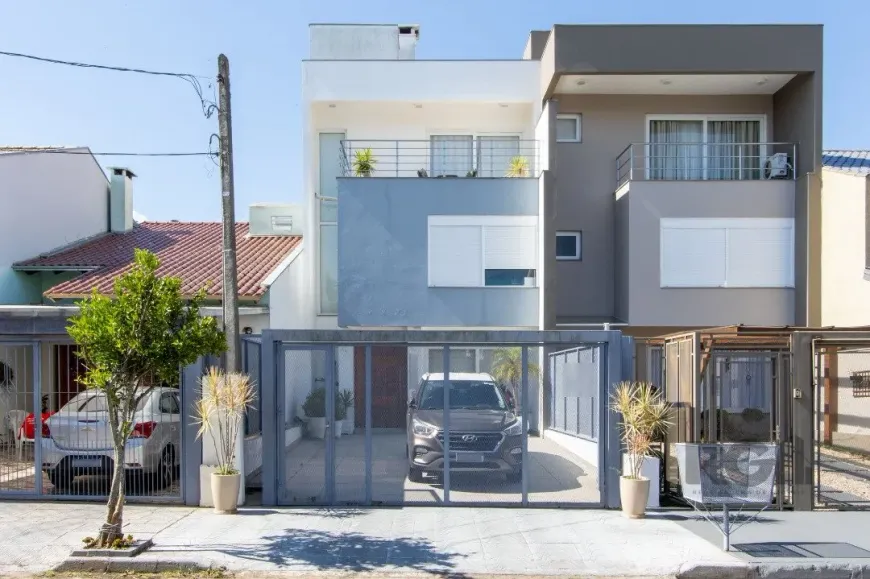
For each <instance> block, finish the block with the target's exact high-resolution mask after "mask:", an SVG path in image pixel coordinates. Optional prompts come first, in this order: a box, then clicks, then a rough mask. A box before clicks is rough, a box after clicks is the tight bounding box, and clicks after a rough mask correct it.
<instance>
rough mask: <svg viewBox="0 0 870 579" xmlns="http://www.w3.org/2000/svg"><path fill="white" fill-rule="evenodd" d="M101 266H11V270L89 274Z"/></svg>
mask: <svg viewBox="0 0 870 579" xmlns="http://www.w3.org/2000/svg"><path fill="white" fill-rule="evenodd" d="M101 267H102V266H93V265H79V266H75V265H13V266H12V269H13V270H15V271H32V272H39V271H74V272H89V271H96V270H98V269H100V268H101Z"/></svg>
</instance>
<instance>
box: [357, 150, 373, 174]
mask: <svg viewBox="0 0 870 579" xmlns="http://www.w3.org/2000/svg"><path fill="white" fill-rule="evenodd" d="M376 164H377V159H375V154H374V152H372V150H371V149H370V148H366V149H357V150H356V151H354V153H353V174H354V175H356V176H357V177H371V176H372V173H374V172H375V165H376Z"/></svg>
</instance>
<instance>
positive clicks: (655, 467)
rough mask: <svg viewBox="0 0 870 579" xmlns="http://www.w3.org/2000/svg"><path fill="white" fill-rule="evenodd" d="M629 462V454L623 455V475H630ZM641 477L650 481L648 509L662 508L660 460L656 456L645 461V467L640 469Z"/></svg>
mask: <svg viewBox="0 0 870 579" xmlns="http://www.w3.org/2000/svg"><path fill="white" fill-rule="evenodd" d="M630 468H631V467H630V466H629V462H628V454H623V455H622V474H628V473H629V470H630ZM640 476H641V477H643V478H646V479H649V499H648V500H647V503H646V508H648V509H657V508H659V506H661V504H660V502H659V459H658V457H655V456H648V457H646V458H645V459H644V460H643V466H642V467H641V468H640Z"/></svg>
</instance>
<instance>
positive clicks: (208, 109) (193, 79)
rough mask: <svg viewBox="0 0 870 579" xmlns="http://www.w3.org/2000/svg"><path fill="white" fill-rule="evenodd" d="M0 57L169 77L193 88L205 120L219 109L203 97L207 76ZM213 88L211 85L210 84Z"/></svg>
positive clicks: (13, 54)
mask: <svg viewBox="0 0 870 579" xmlns="http://www.w3.org/2000/svg"><path fill="white" fill-rule="evenodd" d="M0 56H10V57H13V58H25V59H27V60H35V61H37V62H45V63H48V64H61V65H64V66H74V67H78V68H95V69H98V70H111V71H115V72H132V73H136V74H148V75H152V76H168V77H174V78H180V79H182V80H184V81H186V82H187V83H189V84H190V86H192V87H193V90H194V91H195V92H196V96H197V97H199V102H200V104H201V105H202V112H203V114H204V115H205V118H207V119H208V118H211V115H212V114H213V113H214V111H215V110H216V108H217V105H215V103H214V102H213V101H209V100H207V99H206V98H205V97H204V96H203V91H202V85H201V84H200V83H199V79H203V80H207V81H209V83H211V79H210V78H208V77H205V76H199V75H195V74H190V73H186V72H165V71H159V70H146V69H143V68H127V67H124V66H108V65H105V64H90V63H87V62H76V61H72V60H59V59H56V58H46V57H44V56H36V55H33V54H23V53H20V52H8V51H3V50H0ZM209 86H211V84H209Z"/></svg>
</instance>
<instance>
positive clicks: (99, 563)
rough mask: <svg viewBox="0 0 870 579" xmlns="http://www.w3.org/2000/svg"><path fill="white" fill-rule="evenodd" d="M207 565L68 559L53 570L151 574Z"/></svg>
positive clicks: (188, 562)
mask: <svg viewBox="0 0 870 579" xmlns="http://www.w3.org/2000/svg"><path fill="white" fill-rule="evenodd" d="M209 569H211V567H210V566H208V565H202V564H200V563H197V562H195V561H160V560H156V559H137V558H133V557H125V558H121V557H93V556H91V557H69V558H67V559H66V560H65V561H64V562H63V563H61V564H60V565H58V566H57V567H55V568H54V569H53V571H55V572H59V573H61V572H63V573H69V572H82V573H101V572H113V573H117V572H124V571H130V572H151V573H157V572H160V571H179V572H192V571H208V570H209Z"/></svg>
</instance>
